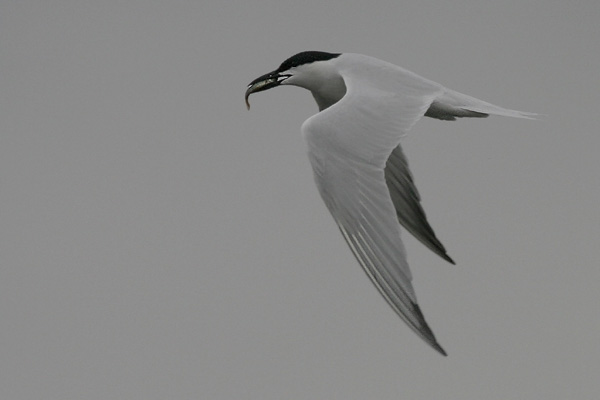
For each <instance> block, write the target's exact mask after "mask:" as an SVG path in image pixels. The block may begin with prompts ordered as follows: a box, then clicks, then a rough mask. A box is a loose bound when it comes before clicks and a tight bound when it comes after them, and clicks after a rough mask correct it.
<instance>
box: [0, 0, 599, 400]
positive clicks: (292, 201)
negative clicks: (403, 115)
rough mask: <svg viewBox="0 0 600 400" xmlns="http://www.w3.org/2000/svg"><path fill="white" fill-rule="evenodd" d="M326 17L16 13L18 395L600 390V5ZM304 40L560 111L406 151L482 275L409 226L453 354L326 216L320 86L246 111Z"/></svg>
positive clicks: (13, 322) (2, 283) (245, 11)
mask: <svg viewBox="0 0 600 400" xmlns="http://www.w3.org/2000/svg"><path fill="white" fill-rule="evenodd" d="M323 3H324V2H322V1H311V0H309V1H306V0H303V1H298V0H294V1H286V0H283V1H282V0H277V1H255V2H250V1H231V2H217V1H206V0H204V1H178V0H175V1H148V0H144V1H142V0H138V1H135V0H132V1H49V0H45V1H8V0H4V1H2V3H1V5H0V38H1V40H0V235H1V238H0V323H1V328H0V398H2V399H28V400H31V399H86V400H90V399H128V400H129V399H261V400H262V399H397V398H402V399H461V400H465V399H541V398H543V399H546V400H551V399H561V400H564V399H567V398H569V399H593V398H597V397H598V395H599V394H600V381H599V380H598V376H600V375H599V374H600V345H599V344H598V337H599V333H600V318H599V311H598V305H599V302H600V294H599V291H598V284H599V282H600V271H599V265H598V264H599V263H598V256H599V255H600V243H599V241H598V236H599V233H600V228H599V226H600V212H599V211H598V203H599V200H600V179H599V172H600V162H599V161H598V156H597V153H598V149H599V147H600V136H599V132H598V131H599V128H600V122H599V115H600V112H599V111H598V104H600V95H599V93H600V90H599V89H600V69H599V68H598V65H599V64H600V51H599V50H598V49H599V47H598V39H599V38H600V28H599V26H600V25H599V24H598V18H599V17H600V3H598V2H597V1H596V0H589V1H575V2H564V1H550V0H525V1H524V0H518V1H517V0H511V1H494V2H482V1H476V0H471V1H466V0H465V1H452V2H448V1H424V0H419V1H397V0H394V1H381V2H362V3H361V2H343V1H331V2H325V3H326V4H323ZM353 3H354V4H353ZM302 50H324V51H332V52H356V53H363V54H368V55H371V56H374V57H377V58H381V59H384V60H386V61H390V62H392V63H395V64H397V65H401V66H403V67H405V68H408V69H410V70H413V71H415V72H417V73H419V74H420V75H423V76H425V77H427V78H429V79H433V80H435V81H437V82H440V83H442V84H443V85H445V86H448V87H450V88H452V89H455V90H458V91H460V92H463V93H467V94H470V95H473V96H476V97H479V98H481V99H483V100H486V101H490V102H492V103H496V104H498V105H501V106H505V107H508V108H515V109H519V110H523V111H530V112H538V113H542V114H545V115H546V116H545V117H543V118H542V119H541V120H539V121H527V120H516V119H510V118H501V117H491V118H488V119H484V120H461V121H457V122H452V123H451V122H442V121H434V120H431V119H425V120H422V121H421V122H419V123H418V124H417V125H416V126H415V127H414V129H413V130H412V131H411V133H410V134H409V135H408V136H407V137H406V138H405V140H404V142H403V143H404V147H405V151H406V153H407V155H408V158H409V161H410V162H411V167H412V170H413V173H414V175H415V179H416V182H417V185H418V187H419V189H420V191H421V194H422V196H423V204H424V206H425V209H426V211H427V213H428V216H429V219H430V222H431V223H432V225H433V227H434V229H435V230H436V233H437V234H438V236H439V237H440V239H441V240H442V242H443V243H444V244H445V246H446V247H447V249H448V251H449V254H450V255H451V256H452V257H453V258H454V259H455V260H456V261H457V264H458V265H457V266H452V265H449V264H447V263H445V262H444V261H442V260H441V259H440V258H438V257H436V256H435V255H434V254H432V253H431V252H430V251H428V250H427V249H426V248H425V247H424V246H422V245H421V244H420V243H418V242H417V241H415V240H414V239H413V238H411V237H409V236H408V235H407V234H405V235H404V238H405V241H406V245H407V248H408V253H409V262H410V264H411V266H412V270H413V273H414V277H415V278H414V284H415V288H416V291H417V294H418V296H419V300H420V303H421V308H422V309H423V311H424V313H425V316H426V318H427V320H428V321H429V322H430V324H431V326H432V328H433V330H434V331H435V333H436V335H437V337H438V339H439V341H440V343H441V344H442V345H443V346H444V348H445V349H446V350H447V351H448V354H449V357H447V358H444V357H441V356H439V355H438V354H437V353H435V352H434V351H433V350H432V349H430V348H429V347H428V346H427V345H425V344H424V343H423V342H422V341H421V340H419V339H418V338H417V336H416V335H414V334H413V333H412V332H411V331H410V329H408V328H407V327H406V326H405V325H404V324H403V323H402V322H401V320H400V319H399V318H398V317H397V316H396V315H395V314H394V313H393V312H392V310H391V309H390V308H389V307H388V306H387V305H386V303H385V302H384V301H383V299H382V298H381V297H380V295H379V294H378V293H377V291H376V290H375V288H374V287H373V286H372V284H371V283H370V282H369V281H368V279H367V278H366V276H365V274H364V273H363V272H362V271H361V269H360V267H359V266H358V264H357V263H356V261H355V260H354V259H353V257H352V255H351V253H350V251H349V250H348V249H347V247H346V244H345V243H344V242H343V239H342V237H341V236H340V235H339V232H338V231H337V228H336V227H335V225H334V223H333V221H332V219H331V217H330V216H329V215H328V213H327V211H326V209H325V207H324V205H323V204H322V202H321V200H320V198H319V196H318V194H317V190H316V188H315V187H314V184H313V182H312V172H311V170H310V167H309V164H308V161H307V159H306V156H305V147H304V142H303V140H302V137H301V135H300V125H301V124H302V122H303V121H304V120H305V119H306V118H308V117H309V116H310V115H312V114H313V113H315V112H316V105H315V104H314V101H313V99H312V97H311V96H310V94H309V93H308V92H306V91H303V90H301V89H297V88H279V89H276V90H272V91H269V92H265V93H260V94H257V95H254V96H253V97H252V106H253V107H252V111H251V112H247V111H246V109H245V106H244V102H243V94H244V91H245V89H246V85H247V84H248V83H249V82H250V81H251V80H253V79H254V78H256V77H257V76H259V75H262V74H264V73H266V72H269V71H271V70H273V69H274V68H276V67H277V66H278V65H279V64H280V63H281V62H282V61H283V60H284V59H286V58H287V57H289V56H291V55H293V54H295V53H297V52H299V51H302Z"/></svg>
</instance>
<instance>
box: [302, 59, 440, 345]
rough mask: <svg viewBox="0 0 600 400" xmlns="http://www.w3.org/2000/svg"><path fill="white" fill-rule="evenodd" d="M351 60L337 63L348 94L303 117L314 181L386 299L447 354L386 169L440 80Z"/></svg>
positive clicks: (414, 328)
mask: <svg viewBox="0 0 600 400" xmlns="http://www.w3.org/2000/svg"><path fill="white" fill-rule="evenodd" d="M344 56H345V55H342V56H341V57H340V58H342V57H344ZM371 60H372V59H367V61H369V62H371ZM373 62H376V61H373ZM347 64H348V65H347V68H344V66H343V65H342V67H341V68H340V74H341V75H342V77H343V79H344V82H345V84H346V94H345V95H344V97H343V98H342V99H341V100H340V101H339V102H337V103H335V104H334V105H332V106H331V107H329V108H327V109H325V110H323V111H322V112H320V113H318V114H316V115H315V116H313V117H311V118H309V119H308V120H307V121H306V122H305V123H304V124H303V125H302V131H303V134H304V136H305V138H306V141H307V144H308V154H309V159H310V162H311V165H312V167H313V171H314V176H315V181H316V184H317V187H318V189H319V192H320V194H321V197H322V198H323V200H324V202H325V204H326V205H327V208H328V209H329V211H330V212H331V214H332V215H333V218H334V219H335V221H336V223H337V225H338V227H339V229H340V231H341V232H342V235H343V236H344V238H345V240H346V242H347V243H348V245H349V246H350V248H351V250H352V252H353V253H354V255H355V256H356V258H357V260H358V262H359V263H360V265H361V266H362V267H363V269H364V270H365V272H366V273H367V275H368V276H369V278H370V279H371V281H372V282H373V283H374V284H375V286H376V287H377V289H378V290H379V291H380V293H381V294H382V295H383V297H384V298H385V299H386V301H387V302H388V303H389V304H390V305H391V306H392V308H393V309H394V311H395V312H396V313H397V314H398V315H399V316H400V317H401V318H402V319H403V320H404V321H405V322H406V323H407V324H408V325H409V326H410V327H411V328H412V329H413V330H414V331H415V332H416V333H417V334H418V335H419V336H420V337H421V338H422V339H423V340H425V341H426V342H427V343H429V344H430V345H431V346H432V347H433V348H435V349H436V350H437V351H439V352H440V353H442V354H445V352H444V350H443V349H442V348H441V346H440V345H439V344H438V343H437V341H436V339H435V337H434V335H433V332H432V331H431V329H430V328H429V326H428V325H427V323H426V322H425V319H424V317H423V314H422V313H421V311H420V309H419V306H418V304H417V299H416V296H415V292H414V289H413V287H412V284H411V279H412V277H411V273H410V269H409V267H408V263H407V261H406V251H405V249H404V245H403V244H402V241H401V239H400V224H399V222H398V219H397V217H396V210H395V208H394V203H393V201H392V198H391V196H390V191H389V189H388V186H387V185H386V179H385V174H384V168H385V165H386V162H387V160H388V158H389V156H390V154H391V152H392V150H393V149H395V148H396V147H397V146H398V145H399V142H400V138H401V136H402V135H403V134H404V133H406V132H407V131H408V130H409V129H410V127H411V126H412V125H413V124H414V123H415V122H416V121H417V120H418V119H419V118H421V117H422V116H423V114H424V113H425V111H426V110H427V108H428V107H429V105H430V104H431V102H432V101H433V99H434V98H435V96H437V95H438V94H439V91H440V87H438V86H435V85H433V84H431V83H430V82H429V81H425V80H420V79H418V78H419V77H417V76H414V75H412V74H410V73H404V72H405V71H404V70H402V69H400V68H398V67H395V66H393V65H391V64H387V63H383V64H381V65H379V64H374V65H372V66H369V65H365V63H358V64H360V65H361V67H360V68H355V67H353V65H356V63H352V62H349V63H347ZM371 77H377V80H376V81H375V82H373V81H372V80H370V78H371Z"/></svg>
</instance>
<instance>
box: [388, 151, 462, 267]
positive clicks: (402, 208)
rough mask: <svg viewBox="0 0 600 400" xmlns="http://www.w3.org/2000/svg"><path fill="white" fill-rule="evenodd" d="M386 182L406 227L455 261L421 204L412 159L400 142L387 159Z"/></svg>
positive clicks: (444, 257) (439, 252)
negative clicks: (447, 251)
mask: <svg viewBox="0 0 600 400" xmlns="http://www.w3.org/2000/svg"><path fill="white" fill-rule="evenodd" d="M385 181H386V184H387V187H388V189H389V191H390V196H391V198H392V202H393V203H394V208H395V209H396V216H397V217H398V221H399V222H400V223H401V224H402V226H403V227H404V228H406V230H407V231H409V232H410V233H411V234H412V235H413V236H415V237H416V238H417V239H419V240H420V241H421V242H422V243H423V244H424V245H425V246H427V247H428V248H429V249H430V250H431V251H433V252H434V253H435V254H437V255H439V256H440V257H442V258H443V259H444V260H446V261H448V262H450V263H452V264H454V261H453V260H452V259H451V258H450V257H449V256H448V254H447V253H446V249H445V248H444V245H442V243H441V242H440V241H439V240H438V238H437V237H436V236H435V233H434V232H433V229H432V228H431V226H430V225H429V223H428V222H427V217H426V216H425V211H424V210H423V207H421V203H420V201H421V196H420V195H419V192H418V191H417V187H416V186H415V184H414V181H413V177H412V174H411V172H410V169H409V168H408V161H407V159H406V156H405V155H404V152H403V151H402V147H400V145H398V147H396V148H395V149H394V151H392V154H390V157H389V158H388V160H387V163H386V166H385Z"/></svg>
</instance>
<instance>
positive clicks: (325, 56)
mask: <svg viewBox="0 0 600 400" xmlns="http://www.w3.org/2000/svg"><path fill="white" fill-rule="evenodd" d="M340 55H341V53H327V52H324V51H303V52H301V53H298V54H296V55H293V56H291V57H290V58H288V59H287V60H285V61H284V62H283V63H281V65H280V66H279V68H277V70H276V71H277V72H283V71H287V70H288V69H290V68H293V67H297V66H298V65H302V64H310V63H312V62H315V61H326V60H331V59H332V58H336V57H338V56H340Z"/></svg>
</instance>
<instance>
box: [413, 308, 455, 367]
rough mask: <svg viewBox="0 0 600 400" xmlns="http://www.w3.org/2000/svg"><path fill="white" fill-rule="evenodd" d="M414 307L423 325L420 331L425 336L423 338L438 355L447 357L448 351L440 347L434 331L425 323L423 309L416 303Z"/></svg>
mask: <svg viewBox="0 0 600 400" xmlns="http://www.w3.org/2000/svg"><path fill="white" fill-rule="evenodd" d="M412 305H413V310H414V312H415V315H416V316H417V318H418V319H419V321H420V323H421V327H420V328H419V331H420V332H421V334H422V335H423V338H424V339H425V341H426V342H427V343H428V344H429V345H430V346H431V347H433V348H434V349H435V350H436V351H437V352H438V353H440V354H441V355H443V356H444V357H447V356H448V353H446V350H444V349H443V348H442V346H440V344H439V343H438V341H437V339H436V338H435V335H434V334H433V331H432V330H431V328H430V327H429V325H427V322H425V317H424V316H423V313H422V312H421V308H420V307H419V305H418V304H416V303H412Z"/></svg>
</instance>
